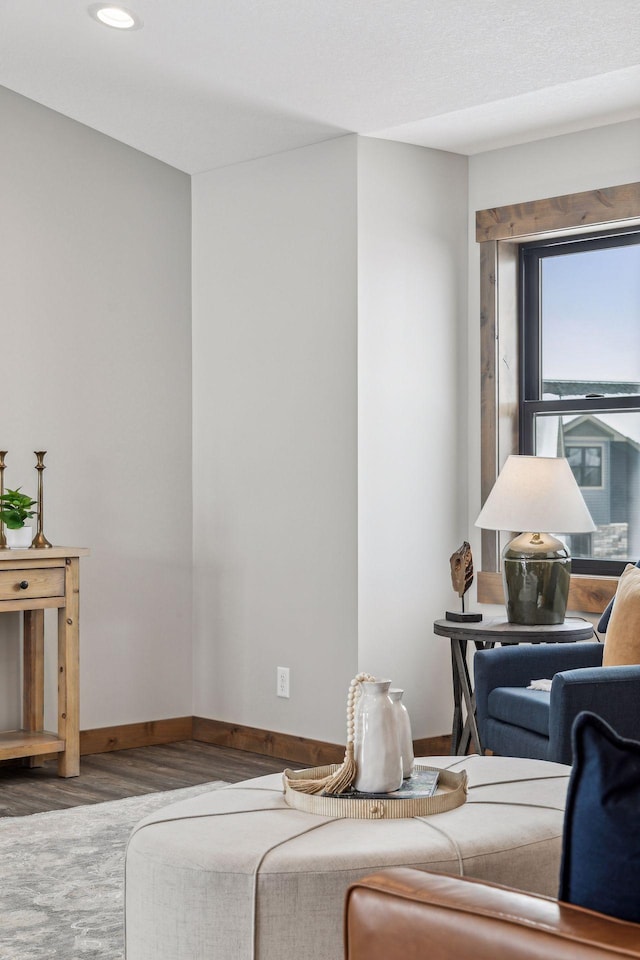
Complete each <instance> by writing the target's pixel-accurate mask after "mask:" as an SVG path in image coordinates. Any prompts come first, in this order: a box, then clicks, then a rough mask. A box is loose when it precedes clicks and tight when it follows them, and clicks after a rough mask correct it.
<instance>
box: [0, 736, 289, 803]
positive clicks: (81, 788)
mask: <svg viewBox="0 0 640 960" xmlns="http://www.w3.org/2000/svg"><path fill="white" fill-rule="evenodd" d="M287 766H293V764H291V763H290V762H289V761H287V760H284V759H283V760H279V759H278V758H274V757H265V756H261V755H259V754H255V753H248V752H247V751H244V750H233V749H231V748H230V747H218V746H213V745H211V744H208V743H201V742H199V741H196V740H184V741H182V742H180V743H169V744H166V745H164V746H153V747H137V748H136V749H133V750H114V751H111V752H109V753H96V754H93V755H92V756H87V757H81V759H80V776H79V777H71V778H69V779H62V778H61V777H58V776H57V774H56V763H55V761H54V760H51V761H48V762H47V763H45V765H44V766H43V767H35V768H28V767H23V766H20V765H18V764H16V763H3V764H0V817H20V816H25V815H27V814H30V813H41V812H43V811H45V810H60V809H63V808H65V807H75V806H79V805H80V804H83V803H100V802H102V801H105V800H120V799H121V798H122V797H132V796H137V795H140V794H143V793H156V792H159V791H162V790H176V789H178V788H179V787H191V786H194V785H195V784H198V783H208V782H209V781H211V780H225V781H226V782H227V783H237V782H238V781H240V780H248V779H250V778H251V777H261V776H263V775H264V774H267V773H281V772H282V771H283V770H284V769H285V767H287Z"/></svg>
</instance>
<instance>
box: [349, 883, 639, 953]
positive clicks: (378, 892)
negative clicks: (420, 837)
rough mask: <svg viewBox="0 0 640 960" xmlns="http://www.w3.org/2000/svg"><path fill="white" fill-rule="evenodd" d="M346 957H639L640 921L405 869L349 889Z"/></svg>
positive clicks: (491, 886) (357, 884)
mask: <svg viewBox="0 0 640 960" xmlns="http://www.w3.org/2000/svg"><path fill="white" fill-rule="evenodd" d="M345 957H346V960H400V958H403V960H407V958H411V957H414V958H418V957H438V960H460V958H461V957H473V960H542V958H549V957H553V960H580V958H584V960H587V958H588V960H612V958H615V957H618V958H620V957H632V958H639V957H640V926H638V925H637V924H634V923H626V922H624V921H621V920H615V919H613V918H611V917H606V916H604V915H603V914H600V913H594V912H593V911H590V910H584V909H583V908H581V907H574V906H571V905H569V904H564V903H558V902H557V901H556V900H551V899H549V898H548V897H541V896H537V895H534V894H528V893H523V892H521V891H518V890H512V889H510V888H508V887H499V886H497V885H495V884H489V883H483V882H481V881H478V880H470V879H467V878H463V877H451V876H446V875H443V874H437V873H424V872H422V871H420V870H414V869H410V868H406V867H397V868H393V869H390V870H386V871H385V872H384V873H378V874H375V875H373V876H370V877H365V879H363V880H361V881H359V882H358V883H356V884H354V885H353V886H351V887H350V888H349V891H348V893H347V904H346V912H345Z"/></svg>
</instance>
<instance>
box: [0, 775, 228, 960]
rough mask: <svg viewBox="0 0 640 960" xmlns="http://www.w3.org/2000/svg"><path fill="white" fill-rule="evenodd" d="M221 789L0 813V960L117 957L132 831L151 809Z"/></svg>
mask: <svg viewBox="0 0 640 960" xmlns="http://www.w3.org/2000/svg"><path fill="white" fill-rule="evenodd" d="M222 786H224V783H223V782H222V781H220V780H218V781H216V782H214V783H202V784H199V785H198V786H196V787H185V788H184V789H181V790H170V791H168V792H166V793H148V794H145V795H144V796H141V797H127V798H126V799H124V800H112V801H109V802H108V803H96V804H91V805H87V806H81V807H71V808H69V809H67V810H53V811H51V812H48V813H35V814H32V815H31V816H28V817H2V818H0V960H89V958H91V960H123V958H124V928H123V920H124V911H123V903H124V898H123V894H124V855H125V848H126V844H127V840H128V838H129V834H130V832H131V830H132V829H133V827H134V826H135V824H136V823H137V822H138V821H139V820H142V818H143V817H146V816H147V814H149V813H153V811H154V810H158V809H160V808H161V807H165V806H167V805H168V804H170V803H176V802H177V801H178V800H185V799H187V797H195V796H197V795H198V794H200V793H206V792H207V791H209V790H216V789H218V788H219V787H222Z"/></svg>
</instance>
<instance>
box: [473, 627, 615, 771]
mask: <svg viewBox="0 0 640 960" xmlns="http://www.w3.org/2000/svg"><path fill="white" fill-rule="evenodd" d="M602 651H603V646H602V644H601V643H598V642H597V641H591V640H589V641H588V642H586V643H535V644H534V643H531V644H513V645H510V646H505V647H495V649H493V650H478V652H477V653H476V655H475V657H474V660H473V671H474V681H475V695H476V711H477V720H478V730H479V733H480V739H481V740H483V739H484V738H485V735H486V733H485V724H486V720H487V698H488V697H489V694H490V693H491V691H492V690H494V689H495V688H496V687H526V686H528V684H529V683H530V682H531V681H532V680H540V679H542V678H548V679H549V680H550V679H551V678H552V677H554V676H555V675H556V673H559V672H560V671H561V670H573V669H577V668H580V667H597V666H599V665H600V664H601V663H602ZM565 762H566V761H565ZM569 762H570V761H569Z"/></svg>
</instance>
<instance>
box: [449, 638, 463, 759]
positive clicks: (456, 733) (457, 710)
mask: <svg viewBox="0 0 640 960" xmlns="http://www.w3.org/2000/svg"><path fill="white" fill-rule="evenodd" d="M457 642H458V641H457V640H453V639H452V640H451V677H452V681H453V722H452V724H451V755H452V756H454V757H455V756H458V750H459V747H460V738H461V737H462V694H461V681H460V675H459V673H458V662H457V660H456V654H455V650H454V647H455V646H456V644H457Z"/></svg>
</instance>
